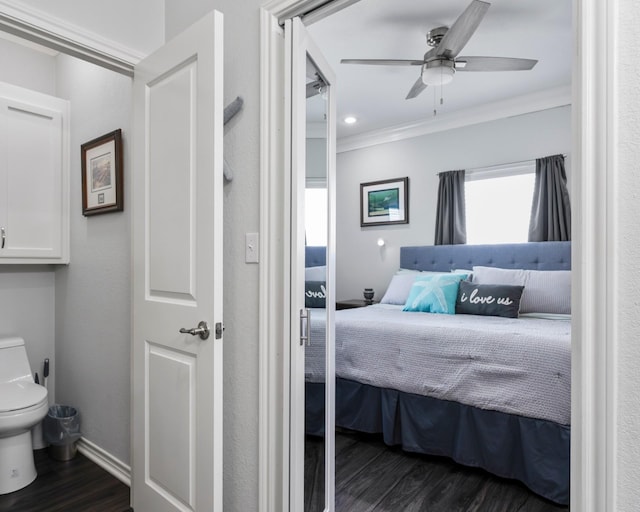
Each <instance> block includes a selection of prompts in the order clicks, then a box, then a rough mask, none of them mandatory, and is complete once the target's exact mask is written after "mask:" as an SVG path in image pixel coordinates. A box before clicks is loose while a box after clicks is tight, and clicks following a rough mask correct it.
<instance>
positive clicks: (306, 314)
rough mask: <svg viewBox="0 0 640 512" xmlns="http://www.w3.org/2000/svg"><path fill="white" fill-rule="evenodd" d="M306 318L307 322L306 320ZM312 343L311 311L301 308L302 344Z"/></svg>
mask: <svg viewBox="0 0 640 512" xmlns="http://www.w3.org/2000/svg"><path fill="white" fill-rule="evenodd" d="M305 320H306V322H305ZM305 341H306V342H307V346H309V345H311V311H309V310H308V309H301V310H300V345H304V343H305Z"/></svg>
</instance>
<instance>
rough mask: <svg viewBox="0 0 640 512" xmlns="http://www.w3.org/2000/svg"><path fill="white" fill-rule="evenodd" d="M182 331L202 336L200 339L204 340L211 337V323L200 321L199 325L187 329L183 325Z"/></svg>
mask: <svg viewBox="0 0 640 512" xmlns="http://www.w3.org/2000/svg"><path fill="white" fill-rule="evenodd" d="M180 332H181V333H182V334H191V336H200V339H202V340H206V339H207V338H208V337H209V334H211V331H210V330H209V325H207V322H205V321H202V322H200V323H198V327H193V328H191V329H185V328H184V327H182V328H181V329H180Z"/></svg>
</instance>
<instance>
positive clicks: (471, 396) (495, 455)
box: [305, 242, 571, 504]
mask: <svg viewBox="0 0 640 512" xmlns="http://www.w3.org/2000/svg"><path fill="white" fill-rule="evenodd" d="M316 252H317V253H319V252H321V251H318V250H316ZM570 252H571V247H570V242H540V243H528V244H509V245H477V246H472V245H457V246H423V247H403V248H401V252H400V267H401V268H402V269H405V271H407V270H410V271H420V272H422V273H428V272H451V271H452V270H453V271H455V272H458V273H464V272H466V271H470V270H471V269H472V268H473V267H476V269H478V270H477V272H478V276H479V275H480V268H479V267H482V268H485V269H487V268H488V269H489V271H491V267H494V268H499V269H524V270H526V271H531V270H533V271H543V272H534V274H536V275H538V274H540V275H550V274H549V273H548V272H546V271H565V272H563V273H558V274H553V276H557V275H561V274H562V275H566V274H568V272H566V271H568V270H570V264H571V255H570ZM316 256H317V258H319V259H314V260H313V261H314V262H315V263H316V265H315V266H321V265H322V263H323V262H322V256H321V255H320V256H318V254H316ZM513 272H519V271H515V270H514V271H513ZM513 272H512V273H513ZM532 289H533V288H532ZM525 290H526V286H525ZM402 309H403V307H402V306H401V305H397V304H380V305H374V306H369V307H366V308H359V309H351V310H342V311H337V312H336V317H335V318H336V426H338V427H343V428H347V429H351V430H356V431H361V432H368V433H380V434H382V436H383V439H384V441H385V442H386V443H387V444H389V445H400V446H402V448H403V449H405V450H407V451H411V452H418V453H425V454H433V455H442V456H447V457H450V458H452V459H454V460H455V461H457V462H459V463H461V464H464V465H468V466H475V467H481V468H484V469H485V470H487V471H489V472H491V473H494V474H496V475H499V476H502V477H506V478H514V479H517V480H520V481H521V482H523V483H524V484H525V485H527V486H528V487H529V488H530V489H531V490H533V491H534V492H536V493H537V494H540V495H541V496H543V497H545V498H547V499H550V500H552V501H554V502H557V503H560V504H568V502H569V465H570V464H569V463H570V456H569V445H570V401H571V400H570V380H571V367H570V356H571V334H570V328H571V322H570V315H566V314H558V315H557V314H535V313H532V314H525V315H520V316H519V317H518V318H502V317H496V316H476V315H470V314H463V315H460V314H456V315H446V314H432V313H420V312H417V313H416V312H406V311H402ZM311 318H312V328H311V332H312V340H311V346H310V347H308V348H307V356H306V368H305V374H306V429H307V433H308V434H312V435H323V434H324V425H323V422H324V369H323V364H322V362H323V361H324V332H325V331H324V315H323V314H322V310H321V309H320V310H317V311H314V312H313V313H312V315H311Z"/></svg>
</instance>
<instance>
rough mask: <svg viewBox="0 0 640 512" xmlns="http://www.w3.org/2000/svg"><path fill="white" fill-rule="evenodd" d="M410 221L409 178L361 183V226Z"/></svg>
mask: <svg viewBox="0 0 640 512" xmlns="http://www.w3.org/2000/svg"><path fill="white" fill-rule="evenodd" d="M408 223H409V178H396V179H393V180H382V181H371V182H369V183H361V184H360V226H362V227H366V226H385V225H388V224H408Z"/></svg>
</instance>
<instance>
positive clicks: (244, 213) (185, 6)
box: [165, 0, 261, 511]
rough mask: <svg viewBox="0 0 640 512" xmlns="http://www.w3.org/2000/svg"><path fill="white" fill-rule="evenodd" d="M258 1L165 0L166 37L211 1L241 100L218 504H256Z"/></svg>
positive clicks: (228, 152) (228, 257)
mask: <svg viewBox="0 0 640 512" xmlns="http://www.w3.org/2000/svg"><path fill="white" fill-rule="evenodd" d="M260 4H261V2H260V0H244V1H238V0H216V1H213V0H190V1H189V2H184V1H183V0H166V13H165V16H166V20H167V25H166V35H167V39H170V38H171V37H173V36H175V35H176V34H177V33H179V32H180V31H181V30H183V29H184V28H186V27H187V26H188V25H189V24H190V23H193V22H194V21H196V20H197V19H199V18H200V17H202V15H204V14H205V13H207V12H208V11H210V10H211V9H212V8H213V7H215V8H216V9H218V10H219V11H221V12H222V13H223V14H224V34H225V37H224V47H225V48H224V56H225V57H224V103H225V105H227V104H229V103H230V102H231V101H232V100H233V99H234V98H235V97H236V96H238V95H239V96H242V98H244V100H245V103H244V107H243V109H242V111H241V112H240V113H239V114H238V115H237V116H236V117H234V119H233V120H232V121H231V122H230V123H229V124H228V125H227V126H226V128H225V135H224V152H225V159H226V160H227V161H228V162H229V164H230V165H231V167H232V168H233V172H234V179H233V181H232V182H231V183H228V184H226V185H225V190H224V323H225V327H226V330H225V334H224V391H223V394H224V510H230V511H233V510H242V511H253V510H257V509H258V395H259V392H258V391H259V387H258V354H259V346H258V291H259V290H258V277H259V275H258V270H259V267H258V265H251V264H246V263H244V236H245V233H247V232H258V231H259V228H260V217H259V212H260V210H259V208H260V174H259V172H260V94H259V91H260V89H259V87H260V83H259V82H260V81H259V79H258V77H259V72H258V70H259V69H260V40H259V36H260V17H259V13H260V11H259V6H260Z"/></svg>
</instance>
